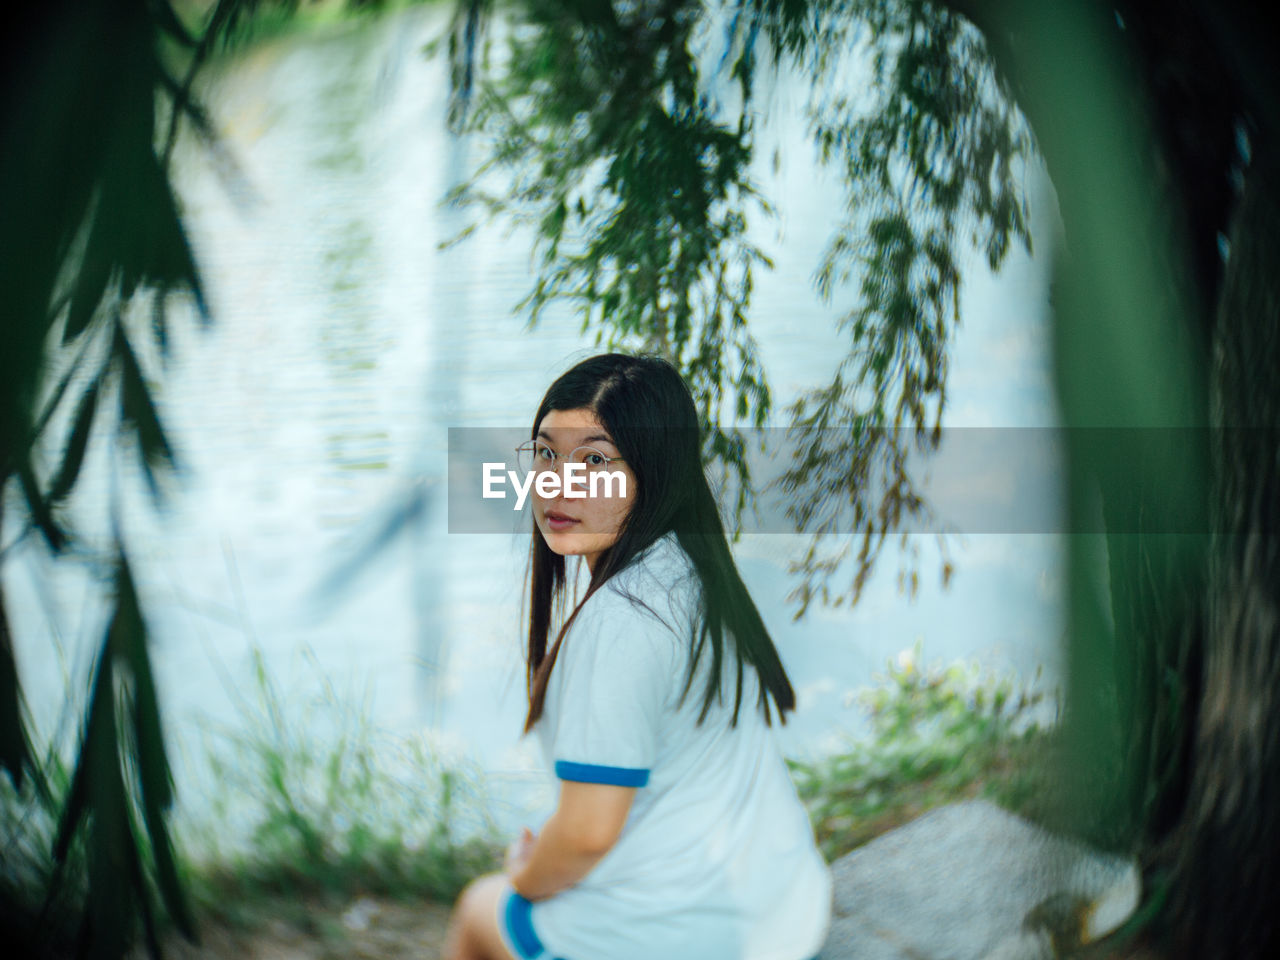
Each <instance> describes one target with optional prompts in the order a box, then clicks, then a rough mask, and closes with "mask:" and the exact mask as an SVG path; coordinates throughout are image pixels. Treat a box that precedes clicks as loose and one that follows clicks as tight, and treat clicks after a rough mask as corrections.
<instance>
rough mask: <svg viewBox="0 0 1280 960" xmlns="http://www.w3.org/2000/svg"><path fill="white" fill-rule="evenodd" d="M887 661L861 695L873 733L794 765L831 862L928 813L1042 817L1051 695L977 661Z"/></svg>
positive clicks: (1048, 768) (916, 655) (1049, 770)
mask: <svg viewBox="0 0 1280 960" xmlns="http://www.w3.org/2000/svg"><path fill="white" fill-rule="evenodd" d="M918 661H919V646H918V645H917V647H916V649H915V651H914V654H913V655H909V656H907V655H904V656H903V657H900V658H899V659H898V660H896V661H895V660H891V661H889V665H888V672H887V673H886V674H885V675H884V676H883V677H881V678H879V683H878V685H876V686H874V687H870V688H867V689H865V690H863V691H861V692H860V693H859V695H858V698H857V699H858V704H859V706H860V707H861V708H862V709H863V710H864V711H865V712H866V714H867V719H868V721H869V727H870V730H869V733H868V734H867V735H866V736H864V737H861V738H850V739H849V741H848V743H847V744H846V746H845V747H843V748H841V749H838V750H836V751H835V752H834V753H832V754H831V755H830V756H827V757H824V758H822V759H820V760H817V761H794V760H793V761H788V763H789V766H790V768H791V772H792V776H793V778H794V779H795V782H796V787H797V789H798V790H799V792H800V796H801V798H802V799H803V800H804V801H805V804H806V806H807V807H808V809H809V814H810V817H811V819H812V820H813V825H814V832H815V834H816V836H817V838H818V844H819V846H820V847H821V849H822V851H823V853H824V855H825V856H826V857H827V859H828V860H834V859H835V858H837V857H839V856H841V855H842V854H844V853H847V852H848V851H850V850H852V849H854V848H856V847H859V846H861V845H862V844H863V843H866V842H867V841H868V840H871V839H873V838H874V837H876V836H879V835H880V834H881V833H884V832H885V831H886V830H889V829H892V828H893V827H895V826H898V825H900V824H903V823H906V822H907V821H909V820H911V819H913V818H914V817H917V816H919V815H920V814H921V813H924V812H925V811H926V810H929V809H931V808H933V807H935V806H939V805H941V804H944V803H949V802H951V801H954V800H958V799H962V798H966V797H972V796H986V797H989V798H991V799H992V800H993V801H995V802H996V803H999V804H1000V805H1001V806H1003V807H1005V808H1007V809H1009V810H1012V811H1014V812H1016V813H1021V814H1023V815H1026V816H1031V817H1033V818H1037V819H1038V818H1039V817H1040V816H1041V814H1042V811H1043V810H1044V805H1045V802H1046V800H1047V799H1048V798H1047V797H1046V795H1045V793H1044V791H1045V790H1046V789H1047V787H1048V784H1049V782H1050V780H1051V777H1052V767H1051V766H1050V765H1049V764H1048V763H1047V762H1046V746H1047V744H1048V743H1049V742H1050V739H1051V737H1052V736H1053V733H1054V730H1055V727H1054V723H1055V721H1056V719H1057V717H1056V711H1054V714H1055V715H1053V716H1050V714H1049V711H1048V709H1047V708H1048V707H1049V706H1050V704H1051V700H1050V697H1049V695H1048V694H1046V693H1045V692H1044V691H1043V690H1040V689H1037V688H1035V687H1034V686H1021V685H1019V684H1018V683H1017V682H1016V681H1015V680H1014V679H1013V678H1010V677H996V676H983V675H982V674H981V672H980V671H979V668H978V666H977V665H976V664H973V663H968V664H965V663H955V664H952V665H950V666H947V667H940V666H937V665H922V664H920V663H919V662H918Z"/></svg>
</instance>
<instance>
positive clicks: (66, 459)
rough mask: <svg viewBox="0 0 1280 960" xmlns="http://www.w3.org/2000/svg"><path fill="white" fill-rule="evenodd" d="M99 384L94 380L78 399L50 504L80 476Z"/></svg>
mask: <svg viewBox="0 0 1280 960" xmlns="http://www.w3.org/2000/svg"><path fill="white" fill-rule="evenodd" d="M101 384H102V380H101V378H100V377H99V378H97V379H95V380H94V381H93V383H91V384H90V385H89V388H88V389H87V390H85V392H84V395H83V396H82V397H81V398H80V404H79V406H78V407H77V408H76V416H75V420H74V421H73V422H72V426H71V437H70V439H69V440H68V441H67V449H66V451H65V452H64V453H63V455H62V465H61V466H60V467H59V468H58V475H57V477H56V478H55V479H54V481H53V486H52V487H50V488H49V502H50V503H58V502H59V501H60V500H62V499H63V498H65V497H66V496H67V494H68V493H70V492H71V488H72V487H73V486H74V485H75V482H76V478H77V477H78V476H79V475H80V465H81V464H82V463H83V462H84V453H85V450H86V448H87V447H88V445H89V434H90V433H91V432H92V430H93V417H94V413H95V412H96V410H97V408H98V392H99V387H100V386H101Z"/></svg>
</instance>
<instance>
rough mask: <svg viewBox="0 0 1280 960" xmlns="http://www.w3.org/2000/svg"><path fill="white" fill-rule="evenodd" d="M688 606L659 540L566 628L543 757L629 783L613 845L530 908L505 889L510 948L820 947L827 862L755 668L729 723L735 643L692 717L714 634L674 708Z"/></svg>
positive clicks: (669, 546) (519, 952) (589, 777)
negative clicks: (768, 717) (715, 694)
mask: <svg viewBox="0 0 1280 960" xmlns="http://www.w3.org/2000/svg"><path fill="white" fill-rule="evenodd" d="M632 598H634V599H632ZM637 601H639V602H637ZM700 603H701V584H700V582H699V580H698V578H697V575H696V573H695V572H694V570H693V565H692V563H691V562H690V561H689V559H688V557H687V556H686V555H685V553H684V551H683V550H682V549H681V548H680V546H679V543H678V542H677V540H676V538H675V536H674V534H668V535H667V536H665V537H663V538H661V539H660V540H658V541H657V543H655V544H654V545H653V546H651V547H650V548H649V549H648V550H646V551H645V552H644V553H643V554H642V555H641V556H640V557H638V558H637V560H636V562H635V563H633V564H631V565H630V566H629V567H627V568H626V569H625V570H623V571H621V572H620V573H618V574H617V575H615V576H614V577H613V578H612V579H611V580H610V581H609V582H608V583H606V584H605V585H604V586H603V587H602V588H601V589H600V590H598V591H597V592H596V593H595V594H593V595H592V596H591V598H590V599H588V600H587V602H586V603H585V604H584V605H583V607H582V609H581V610H580V611H579V613H578V616H577V619H575V620H574V622H573V625H572V626H571V627H570V628H569V632H568V633H567V634H566V636H565V638H564V642H563V644H562V645H561V649H560V651H559V654H558V656H557V659H556V664H555V667H554V669H553V670H552V672H551V678H550V682H549V683H548V686H547V696H546V700H545V703H544V707H543V713H542V716H541V718H540V719H539V720H538V723H537V725H536V727H535V729H536V731H537V734H538V736H539V739H540V740H541V745H542V749H543V754H544V757H545V759H546V761H547V763H548V766H550V767H551V768H552V769H553V770H554V771H555V774H556V776H557V777H559V778H560V779H562V780H577V781H585V782H592V783H613V784H619V785H623V786H634V787H638V788H639V789H638V790H637V791H636V794H635V799H634V801H633V803H632V806H631V811H630V814H629V815H628V818H627V822H626V825H625V826H624V827H623V830H622V835H621V836H620V837H619V839H618V841H617V843H616V844H615V845H614V846H613V848H612V849H611V850H610V851H609V852H608V853H607V854H606V855H605V856H604V858H603V859H602V860H600V862H599V863H598V864H596V866H595V867H594V868H593V869H592V870H591V872H590V873H588V874H587V875H586V876H585V877H584V878H583V879H582V880H581V881H580V882H579V883H577V884H576V885H575V886H573V887H570V888H569V889H567V890H564V891H562V892H561V893H559V894H556V895H555V896H553V897H550V898H548V899H546V900H541V901H538V902H536V903H533V904H529V902H528V901H525V900H524V899H523V898H521V897H519V896H510V897H508V898H507V899H506V900H505V901H504V903H503V905H502V907H501V909H502V911H503V916H504V933H505V935H506V937H507V939H508V943H509V945H511V946H512V947H513V948H514V951H515V953H516V956H519V957H526V958H530V960H531V958H534V957H545V958H562V960H633V958H634V960H654V958H663V960H681V958H688V960H720V958H723V960H807V958H809V957H813V956H814V955H816V954H817V952H818V950H819V948H820V947H821V946H822V942H823V939H824V938H825V936H826V931H827V925H828V922H829V920H830V911H831V878H830V874H829V872H828V870H827V867H826V864H825V863H824V862H823V860H822V856H821V854H819V852H818V850H817V848H816V846H815V845H814V840H813V831H812V828H811V827H810V824H809V819H808V816H807V815H806V813H805V810H804V807H803V806H802V805H801V803H800V800H799V798H798V797H797V796H796V792H795V787H794V786H793V784H792V782H791V778H790V776H789V774H788V772H787V768H786V765H785V763H784V762H783V760H782V755H781V752H780V751H779V749H778V745H777V741H776V738H775V734H774V730H773V728H771V727H770V726H768V725H766V723H765V721H764V717H763V715H762V713H761V710H760V707H759V705H758V703H757V698H758V692H759V684H758V680H757V674H756V671H755V670H754V669H753V668H752V667H750V666H745V667H744V670H743V694H742V705H741V708H740V710H739V713H738V722H737V725H736V726H734V727H731V726H730V725H729V719H730V717H731V716H732V713H733V703H734V692H735V684H736V676H737V669H736V662H737V661H736V657H735V656H734V655H733V653H732V649H731V646H730V644H731V643H732V639H731V638H730V637H728V636H726V637H725V641H726V643H725V656H724V663H723V669H722V673H721V678H722V679H721V691H722V697H721V699H720V700H718V701H716V702H714V703H713V704H712V707H711V709H710V711H709V712H708V714H707V717H706V719H705V720H704V721H703V723H702V724H701V725H699V724H698V723H697V718H698V713H699V711H700V710H701V707H702V698H703V693H704V691H705V689H706V678H707V676H708V671H709V670H710V669H711V660H712V656H711V650H710V643H708V644H707V646H706V648H705V649H704V650H703V654H702V657H701V659H700V662H699V665H698V672H697V673H696V675H695V677H694V681H693V684H692V686H691V687H690V691H689V694H688V696H687V697H686V698H685V700H684V703H683V705H681V703H680V695H681V692H682V689H683V686H684V680H685V675H686V671H687V669H688V659H689V649H690V643H691V637H692V635H693V624H694V623H695V618H696V615H697V612H698V610H699V609H700ZM646 607H648V609H646ZM770 708H771V710H772V713H773V716H774V723H775V724H776V723H777V722H778V721H777V711H776V710H774V709H773V706H772V703H771V704H770Z"/></svg>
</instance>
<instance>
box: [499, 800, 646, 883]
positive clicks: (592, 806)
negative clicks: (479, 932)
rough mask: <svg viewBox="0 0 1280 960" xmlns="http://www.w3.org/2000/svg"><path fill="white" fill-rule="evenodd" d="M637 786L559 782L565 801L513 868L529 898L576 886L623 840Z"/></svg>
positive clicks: (515, 880)
mask: <svg viewBox="0 0 1280 960" xmlns="http://www.w3.org/2000/svg"><path fill="white" fill-rule="evenodd" d="M635 794H636V788H635V787H615V786H613V785H612V784H607V783H579V782H577V781H576V780H562V781H560V800H559V802H558V803H557V804H556V809H555V812H554V813H553V814H551V816H550V817H549V818H548V820H547V822H546V823H545V824H543V827H542V832H541V833H539V834H538V836H537V838H536V839H535V840H534V842H533V845H532V847H531V848H529V849H528V853H527V856H526V857H524V858H517V860H516V861H515V862H513V863H512V864H511V865H510V867H509V868H508V875H509V876H510V878H511V885H512V886H513V887H515V889H516V892H517V893H519V894H520V895H521V896H522V897H524V898H525V899H526V900H543V899H546V898H547V897H549V896H551V895H552V894H554V893H559V892H560V891H561V890H564V889H565V888H566V887H571V886H573V885H574V884H575V883H577V882H578V881H579V880H581V879H582V878H583V877H585V876H586V875H587V873H588V872H589V871H590V870H591V868H592V867H594V866H595V865H596V863H598V862H599V861H600V859H601V858H602V857H604V855H605V854H606V853H608V852H609V850H610V849H611V848H612V847H613V845H614V844H615V843H617V842H618V837H619V836H621V835H622V827H623V825H624V824H625V823H626V822H627V814H628V813H629V812H630V811H631V801H632V799H633V798H634V797H635Z"/></svg>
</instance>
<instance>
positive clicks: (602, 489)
mask: <svg viewBox="0 0 1280 960" xmlns="http://www.w3.org/2000/svg"><path fill="white" fill-rule="evenodd" d="M536 439H537V440H540V441H541V442H543V443H545V444H547V445H548V446H549V447H550V448H551V449H552V450H553V451H555V453H556V454H557V456H556V470H557V471H558V472H559V474H560V477H561V480H563V479H564V474H565V468H564V466H563V462H562V458H564V457H568V456H569V454H570V453H571V452H572V451H574V450H575V449H577V448H578V447H583V446H587V447H594V448H595V449H596V450H598V451H599V452H600V453H602V454H604V455H605V456H606V457H610V458H612V457H618V456H621V454H620V452H619V450H618V448H617V446H615V445H614V442H613V438H612V437H610V436H609V431H607V430H606V429H605V428H604V427H603V426H602V425H601V423H600V421H599V420H597V419H596V415H595V414H594V413H592V412H591V411H590V410H588V409H586V408H585V407H582V408H578V409H576V410H552V411H551V412H549V413H548V414H547V415H546V416H545V417H543V418H542V422H541V423H540V424H538V433H537V436H536ZM604 469H606V470H608V471H610V472H614V473H621V474H623V476H624V477H625V478H626V485H625V486H626V496H620V495H619V493H620V491H619V486H620V484H618V483H614V484H612V485H606V484H604V483H600V484H597V489H596V492H597V494H598V495H597V496H591V490H590V478H588V482H587V484H586V486H587V496H585V497H569V496H566V495H565V494H566V491H565V487H564V484H563V483H561V484H560V485H559V490H558V492H557V493H555V495H553V496H550V497H544V496H542V495H541V493H540V492H539V490H538V484H536V483H535V484H534V485H533V487H532V490H531V493H532V497H533V515H534V520H535V522H536V523H537V524H538V530H539V532H540V533H541V534H542V538H543V539H544V540H545V541H546V543H547V546H548V547H550V548H551V550H552V552H553V553H558V554H559V555H560V556H562V557H575V556H580V557H583V558H584V559H585V560H586V561H587V567H588V569H590V570H592V571H594V570H595V565H596V560H597V559H598V558H599V556H600V554H601V552H602V551H604V550H607V549H609V547H611V546H613V544H614V543H615V542H616V541H617V539H618V533H619V531H620V529H621V527H622V521H623V520H624V519H626V516H627V514H628V513H629V512H630V510H631V504H632V502H633V501H634V500H635V483H636V478H635V474H634V473H632V472H631V468H630V466H628V465H627V464H626V463H625V462H623V461H621V460H618V461H614V462H612V463H609V464H607V465H606V466H605V467H604ZM610 486H611V487H612V489H609V487H610ZM606 494H612V495H606Z"/></svg>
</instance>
